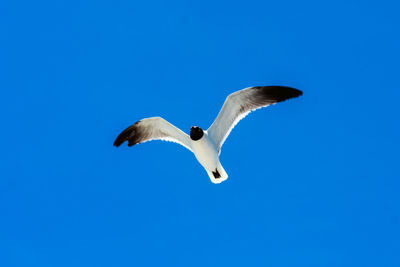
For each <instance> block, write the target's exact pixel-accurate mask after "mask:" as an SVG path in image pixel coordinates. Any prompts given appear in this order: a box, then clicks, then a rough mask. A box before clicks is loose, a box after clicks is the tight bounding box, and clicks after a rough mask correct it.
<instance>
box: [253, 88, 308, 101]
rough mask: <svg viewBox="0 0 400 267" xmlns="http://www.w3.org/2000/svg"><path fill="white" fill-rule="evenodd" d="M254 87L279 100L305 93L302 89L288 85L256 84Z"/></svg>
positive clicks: (271, 98) (270, 97)
mask: <svg viewBox="0 0 400 267" xmlns="http://www.w3.org/2000/svg"><path fill="white" fill-rule="evenodd" d="M254 88H256V89H259V90H261V91H262V94H263V95H264V96H265V97H268V99H270V100H275V101H277V102H281V101H285V100H286V99H289V98H294V97H299V96H301V95H302V94H303V92H302V91H300V90H298V89H295V88H292V87H287V86H254Z"/></svg>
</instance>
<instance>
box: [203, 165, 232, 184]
mask: <svg viewBox="0 0 400 267" xmlns="http://www.w3.org/2000/svg"><path fill="white" fill-rule="evenodd" d="M206 171H207V174H208V176H209V177H210V180H211V182H213V183H214V184H219V183H222V182H223V181H225V180H226V179H228V174H227V173H226V172H225V170H224V168H223V167H222V166H221V164H219V165H218V166H217V168H215V169H214V170H212V171H209V170H206Z"/></svg>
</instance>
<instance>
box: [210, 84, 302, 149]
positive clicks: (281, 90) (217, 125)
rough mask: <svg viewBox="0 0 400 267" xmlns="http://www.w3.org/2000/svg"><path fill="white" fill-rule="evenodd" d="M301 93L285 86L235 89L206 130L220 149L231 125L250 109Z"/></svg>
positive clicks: (233, 125)
mask: <svg viewBox="0 0 400 267" xmlns="http://www.w3.org/2000/svg"><path fill="white" fill-rule="evenodd" d="M302 94H303V93H302V92H301V91H300V90H297V89H294V88H291V87H286V86H255V87H249V88H245V89H243V90H240V91H237V92H235V93H232V94H230V95H229V96H228V97H227V98H226V100H225V102H224V105H223V106H222V108H221V110H220V112H219V114H218V116H217V118H216V119H215V121H214V122H213V124H212V125H211V126H210V128H209V129H208V130H207V132H208V134H209V135H210V136H211V137H212V138H213V140H214V142H215V144H216V145H217V147H218V151H220V150H221V147H222V145H223V143H224V142H225V140H226V138H227V137H228V135H229V133H230V132H231V130H232V129H233V127H235V125H236V124H237V123H238V122H239V121H240V120H241V119H243V118H244V117H246V115H247V114H249V113H250V112H251V111H253V110H256V109H259V108H262V107H267V106H269V105H272V104H275V103H278V102H281V101H285V100H287V99H289V98H293V97H298V96H300V95H302Z"/></svg>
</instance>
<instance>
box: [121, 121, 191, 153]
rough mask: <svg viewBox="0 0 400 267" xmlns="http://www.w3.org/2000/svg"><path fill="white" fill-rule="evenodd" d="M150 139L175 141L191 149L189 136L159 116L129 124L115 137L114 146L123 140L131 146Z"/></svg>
mask: <svg viewBox="0 0 400 267" xmlns="http://www.w3.org/2000/svg"><path fill="white" fill-rule="evenodd" d="M151 140H163V141H170V142H175V143H178V144H180V145H182V146H184V147H186V148H187V149H189V150H190V151H192V148H191V140H190V137H189V136H188V135H187V134H185V133H184V132H182V131H181V130H180V129H178V128H177V127H175V126H174V125H172V124H171V123H169V122H168V121H166V120H164V119H163V118H161V117H152V118H147V119H143V120H140V121H138V122H136V123H135V124H133V125H131V126H129V127H128V128H126V129H125V130H124V131H122V133H120V135H119V136H118V137H117V138H116V139H115V141H114V146H116V147H119V146H120V145H121V144H122V143H124V142H125V141H128V146H133V145H136V144H140V143H144V142H147V141H151Z"/></svg>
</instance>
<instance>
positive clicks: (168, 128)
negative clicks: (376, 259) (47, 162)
mask: <svg viewBox="0 0 400 267" xmlns="http://www.w3.org/2000/svg"><path fill="white" fill-rule="evenodd" d="M301 94H302V92H301V91H299V90H297V89H293V88H290V87H285V86H256V87H249V88H245V89H243V90H240V91H237V92H235V93H232V94H230V95H229V96H228V97H227V98H226V100H225V103H224V105H223V106H222V108H221V111H220V112H219V114H218V116H217V118H216V119H215V121H214V122H213V124H212V125H211V126H210V127H209V128H208V129H207V130H203V129H201V128H200V127H198V126H193V127H192V128H191V129H190V136H189V135H187V134H185V133H184V132H182V131H181V130H179V129H178V128H176V127H175V126H173V125H172V124H170V123H169V122H167V121H166V120H164V119H163V118H161V117H151V118H146V119H143V120H140V121H138V122H136V123H135V124H133V125H131V126H130V127H128V128H127V129H125V130H124V131H123V132H122V133H121V134H120V135H119V136H118V137H117V139H116V140H115V142H114V145H115V146H117V147H118V146H120V145H121V144H122V143H124V142H125V141H128V146H133V145H135V144H139V143H143V142H146V141H150V140H156V139H158V140H164V141H172V142H176V143H179V144H181V145H183V146H184V147H186V148H187V149H189V150H190V151H192V152H193V153H194V155H195V157H196V159H197V160H198V161H199V163H200V164H201V165H202V166H203V167H204V169H205V170H206V171H207V174H208V176H209V177H210V180H211V181H212V182H213V183H221V182H223V181H225V180H226V179H227V178H228V175H227V173H226V172H225V170H224V168H223V167H222V165H221V163H220V161H219V154H220V153H221V147H222V145H223V143H224V142H225V140H226V138H227V137H228V135H229V133H230V132H231V130H232V129H233V127H234V126H235V125H236V124H237V123H238V122H239V121H240V120H241V119H242V118H244V117H245V116H246V115H247V114H249V113H250V112H251V111H253V110H256V109H259V108H262V107H267V106H269V105H272V104H275V103H277V102H281V101H284V100H286V99H289V98H293V97H297V96H300V95H301Z"/></svg>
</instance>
